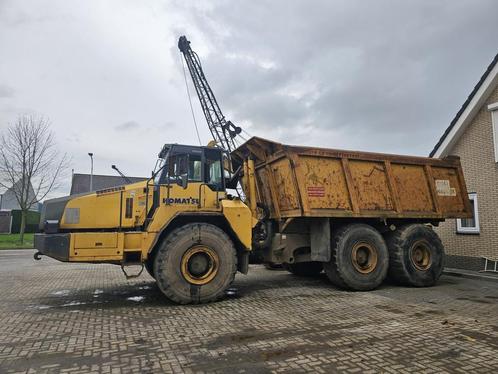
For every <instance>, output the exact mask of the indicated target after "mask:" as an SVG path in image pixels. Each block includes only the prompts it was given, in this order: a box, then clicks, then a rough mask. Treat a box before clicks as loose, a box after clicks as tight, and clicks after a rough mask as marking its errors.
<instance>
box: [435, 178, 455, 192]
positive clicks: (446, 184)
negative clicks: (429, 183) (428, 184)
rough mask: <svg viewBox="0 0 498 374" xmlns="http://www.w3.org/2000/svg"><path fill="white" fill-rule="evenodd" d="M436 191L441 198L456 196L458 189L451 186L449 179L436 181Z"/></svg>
mask: <svg viewBox="0 0 498 374" xmlns="http://www.w3.org/2000/svg"><path fill="white" fill-rule="evenodd" d="M436 191H437V194H438V195H439V196H456V189H455V188H453V187H451V186H450V181H449V180H448V179H436Z"/></svg>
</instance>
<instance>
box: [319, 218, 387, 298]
mask: <svg viewBox="0 0 498 374" xmlns="http://www.w3.org/2000/svg"><path fill="white" fill-rule="evenodd" d="M360 252H361V253H369V255H368V256H367V257H362V259H365V258H366V259H367V260H366V262H365V261H363V260H362V261H361V262H360V261H359V260H358V257H357V256H358V253H360ZM354 253H356V254H357V255H356V256H354ZM353 257H354V258H355V259H356V260H355V261H353ZM374 258H375V261H374ZM355 264H356V265H355ZM388 267H389V253H388V251H387V246H386V243H385V241H384V239H383V238H382V235H380V233H379V232H378V231H377V230H376V229H374V228H373V227H372V226H369V225H365V224H350V225H346V226H342V227H341V228H339V229H338V230H336V231H335V232H333V234H332V253H331V260H330V262H325V263H323V268H324V270H325V273H326V274H327V277H328V278H329V279H330V281H331V282H332V283H334V284H335V285H336V286H338V287H341V288H345V289H350V290H355V291H368V290H372V289H374V288H377V287H378V286H379V285H380V284H381V283H382V282H383V281H384V279H385V278H386V275H387V270H388Z"/></svg>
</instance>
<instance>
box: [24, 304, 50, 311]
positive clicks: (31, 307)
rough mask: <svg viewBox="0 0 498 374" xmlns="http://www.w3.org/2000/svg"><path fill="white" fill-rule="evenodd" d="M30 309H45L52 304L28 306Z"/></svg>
mask: <svg viewBox="0 0 498 374" xmlns="http://www.w3.org/2000/svg"><path fill="white" fill-rule="evenodd" d="M28 308H29V309H37V310H43V309H50V308H51V306H50V305H30V306H29V307H28Z"/></svg>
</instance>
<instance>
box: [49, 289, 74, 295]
mask: <svg viewBox="0 0 498 374" xmlns="http://www.w3.org/2000/svg"><path fill="white" fill-rule="evenodd" d="M70 293H71V291H69V290H58V291H55V292H52V293H51V295H54V296H68V295H69V294H70Z"/></svg>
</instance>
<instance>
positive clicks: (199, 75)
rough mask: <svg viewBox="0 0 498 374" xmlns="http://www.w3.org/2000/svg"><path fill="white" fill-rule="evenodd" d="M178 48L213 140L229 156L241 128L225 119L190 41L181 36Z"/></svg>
mask: <svg viewBox="0 0 498 374" xmlns="http://www.w3.org/2000/svg"><path fill="white" fill-rule="evenodd" d="M178 48H179V49H180V51H181V52H182V54H183V57H184V58H185V62H186V64H187V67H188V70H189V72H190V76H191V77H192V82H193V84H194V87H195V91H196V92H197V97H198V98H199V102H200V104H201V107H202V111H203V113H204V117H206V121H207V124H208V127H209V131H210V132H211V135H212V137H213V140H214V141H215V142H216V144H217V145H218V146H219V147H220V148H223V149H224V150H226V151H227V152H228V155H230V153H231V152H232V151H233V150H235V148H237V143H236V141H235V138H236V137H237V135H239V134H240V133H241V128H240V127H238V126H235V125H234V124H233V123H232V122H231V121H227V120H226V119H225V116H224V115H223V112H222V111H221V109H220V106H219V105H218V102H217V101H216V97H215V96H214V93H213V90H212V89H211V87H210V86H209V83H208V81H207V79H206V76H205V75H204V71H203V70H202V65H201V62H200V59H199V56H197V53H195V52H194V51H193V50H192V48H191V47H190V41H188V40H187V38H186V37H185V36H181V37H180V39H179V40H178Z"/></svg>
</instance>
